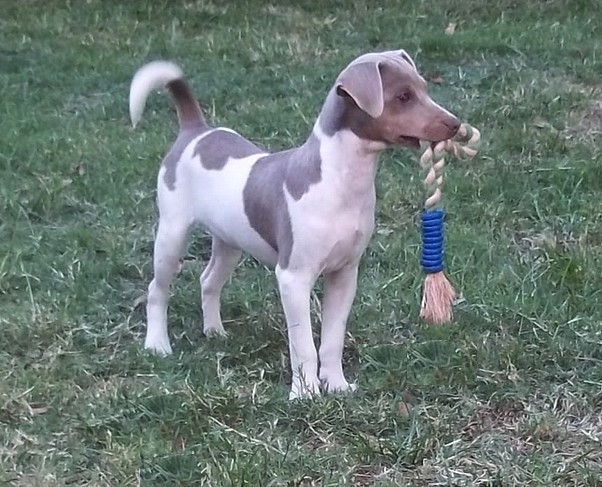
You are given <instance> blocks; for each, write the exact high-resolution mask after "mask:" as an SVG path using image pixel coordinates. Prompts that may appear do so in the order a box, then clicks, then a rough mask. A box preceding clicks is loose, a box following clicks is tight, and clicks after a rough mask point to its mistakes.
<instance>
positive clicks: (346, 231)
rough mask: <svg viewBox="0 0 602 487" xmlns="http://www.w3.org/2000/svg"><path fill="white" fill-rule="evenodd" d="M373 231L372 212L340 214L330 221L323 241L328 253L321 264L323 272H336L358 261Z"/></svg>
mask: <svg viewBox="0 0 602 487" xmlns="http://www.w3.org/2000/svg"><path fill="white" fill-rule="evenodd" d="M373 230H374V212H373V211H371V212H369V211H359V212H357V211H354V212H344V213H342V214H341V213H340V214H339V215H338V216H337V217H336V218H335V219H333V220H332V224H331V226H330V231H329V235H328V237H326V238H325V239H324V241H325V243H327V244H328V245H327V246H328V247H329V252H328V254H327V255H326V257H325V258H324V260H323V261H322V263H321V264H322V265H321V267H322V268H323V270H324V271H334V270H338V269H340V268H341V267H343V266H345V265H347V264H350V263H353V262H356V261H357V260H359V258H360V257H361V255H362V253H363V252H364V250H365V249H366V246H367V245H368V242H369V241H370V237H371V236H372V231H373Z"/></svg>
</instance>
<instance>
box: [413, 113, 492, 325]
mask: <svg viewBox="0 0 602 487" xmlns="http://www.w3.org/2000/svg"><path fill="white" fill-rule="evenodd" d="M480 139H481V134H480V133H479V131H478V130H477V129H476V128H474V127H471V126H470V125H467V124H462V125H461V126H460V130H458V133H457V134H456V135H455V136H454V137H453V138H451V139H447V140H443V141H441V142H437V143H435V144H431V145H429V146H428V147H427V148H426V150H425V151H424V153H423V154H422V156H421V157H420V166H421V167H422V168H423V169H426V170H428V172H427V174H426V177H425V178H424V186H425V188H426V190H427V194H428V197H427V198H426V201H425V202H424V210H423V212H422V258H421V260H420V263H421V264H422V267H423V269H424V270H425V272H426V273H427V276H426V278H425V280H424V288H423V294H422V306H421V310H420V317H421V318H423V319H424V320H425V321H427V322H429V323H445V322H448V321H450V320H451V319H452V317H453V311H452V304H453V301H454V299H455V298H456V292H455V291H454V288H453V287H452V285H451V284H450V282H449V281H448V280H447V277H445V274H444V273H443V269H444V267H445V265H444V261H443V246H444V232H443V221H444V217H445V212H444V211H443V210H442V209H441V208H440V203H441V185H442V184H443V169H444V167H445V154H446V153H449V154H452V155H454V156H455V157H457V158H462V157H469V158H470V157H474V156H475V154H476V153H477V146H478V144H479V141H480Z"/></svg>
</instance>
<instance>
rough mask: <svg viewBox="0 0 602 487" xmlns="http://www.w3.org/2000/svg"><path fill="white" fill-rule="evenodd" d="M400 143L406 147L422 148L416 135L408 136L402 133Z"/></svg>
mask: <svg viewBox="0 0 602 487" xmlns="http://www.w3.org/2000/svg"><path fill="white" fill-rule="evenodd" d="M399 144H400V145H403V146H404V147H411V148H413V149H420V139H417V138H416V137H407V136H405V135H400V136H399Z"/></svg>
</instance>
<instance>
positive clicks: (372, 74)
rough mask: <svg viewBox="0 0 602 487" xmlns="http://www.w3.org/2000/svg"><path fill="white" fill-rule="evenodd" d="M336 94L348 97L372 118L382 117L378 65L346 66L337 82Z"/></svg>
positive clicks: (366, 63) (383, 104) (381, 87)
mask: <svg viewBox="0 0 602 487" xmlns="http://www.w3.org/2000/svg"><path fill="white" fill-rule="evenodd" d="M336 89H337V94H339V95H340V94H341V91H342V92H344V93H346V94H347V95H349V96H350V97H351V98H352V99H353V101H355V103H356V105H357V106H358V107H360V108H361V109H362V110H363V111H364V112H366V113H367V114H368V115H370V116H371V117H372V118H378V117H380V116H381V115H382V113H383V109H384V107H385V101H384V96H383V82H382V78H381V76H380V70H379V63H378V62H374V61H367V62H363V63H357V64H352V65H350V66H348V67H347V68H346V69H345V70H344V71H343V72H342V73H341V74H340V76H339V79H338V80H337V85H336Z"/></svg>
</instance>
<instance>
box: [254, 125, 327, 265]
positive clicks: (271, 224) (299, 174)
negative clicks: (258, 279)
mask: <svg viewBox="0 0 602 487" xmlns="http://www.w3.org/2000/svg"><path fill="white" fill-rule="evenodd" d="M321 165H322V161H321V158H320V143H319V141H318V139H317V138H316V137H315V135H313V134H312V135H311V136H310V137H309V139H308V140H307V142H305V144H303V145H302V146H301V147H299V148H297V149H291V150H287V151H283V152H277V153H275V154H270V155H267V156H265V157H262V158H260V159H259V160H258V161H257V162H256V163H255V164H254V166H253V168H252V169H251V172H250V173H249V179H248V180H247V184H246V185H245V188H244V191H243V201H244V208H245V214H246V215H247V218H248V220H249V223H250V225H251V227H252V228H253V229H254V230H255V231H256V232H257V233H258V234H259V235H260V236H261V238H263V239H264V240H265V241H266V242H267V243H268V244H269V245H270V246H271V247H272V248H273V249H274V250H275V251H276V252H278V264H279V265H280V267H281V268H283V269H285V268H286V267H288V264H289V259H290V256H291V251H292V248H293V230H292V226H291V219H290V215H289V212H288V206H287V204H286V198H285V196H284V187H285V186H286V189H287V191H288V192H289V193H290V194H291V196H292V197H293V198H294V199H295V200H297V201H298V200H300V199H301V198H302V197H303V195H304V194H305V193H307V191H308V190H309V188H310V186H311V185H312V184H316V183H318V182H319V181H320V180H321V178H322V168H321Z"/></svg>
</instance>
